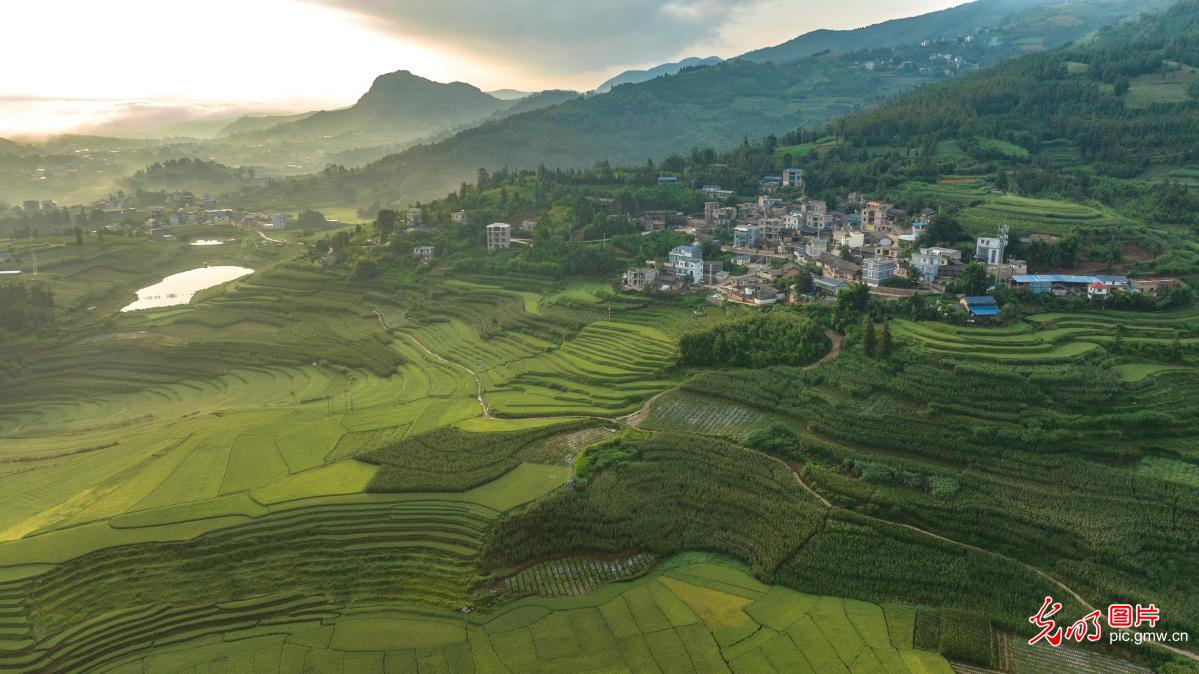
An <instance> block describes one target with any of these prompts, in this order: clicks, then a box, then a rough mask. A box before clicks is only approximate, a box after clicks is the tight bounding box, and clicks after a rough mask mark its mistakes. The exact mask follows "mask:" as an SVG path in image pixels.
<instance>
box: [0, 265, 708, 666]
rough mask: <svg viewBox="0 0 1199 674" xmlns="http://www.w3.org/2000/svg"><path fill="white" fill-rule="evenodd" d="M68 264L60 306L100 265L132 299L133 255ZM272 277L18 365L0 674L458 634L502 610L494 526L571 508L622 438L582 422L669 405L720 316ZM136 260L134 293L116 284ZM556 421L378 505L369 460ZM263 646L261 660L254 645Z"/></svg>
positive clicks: (116, 324) (639, 566)
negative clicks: (593, 453) (601, 449)
mask: <svg viewBox="0 0 1199 674" xmlns="http://www.w3.org/2000/svg"><path fill="white" fill-rule="evenodd" d="M145 247H146V246H145V245H142V244H138V245H135V246H132V247H130V248H129V249H128V250H126V249H123V248H120V249H118V248H116V247H114V248H112V250H111V251H110V252H112V253H114V254H116V253H120V254H121V255H129V256H134V255H137V254H144V253H145V252H146V251H144V250H142V248H145ZM214 248H221V247H214ZM153 250H154V251H155V252H156V253H162V255H163V256H165V257H163V258H159V257H150V258H149V259H148V260H143V262H145V266H146V267H147V269H148V268H153V267H155V266H161V265H163V264H167V263H166V262H164V259H168V260H173V259H174V258H173V257H171V256H172V255H174V254H175V253H174V252H172V251H174V248H171V249H170V250H169V251H168V250H166V249H164V248H161V247H158V248H154V249H153ZM276 250H277V249H276ZM70 252H71V251H66V253H64V255H63V260H62V261H61V262H57V261H55V260H54V254H53V252H52V251H50V250H47V251H46V252H45V253H44V255H45V259H46V261H47V262H49V263H50V266H51V268H53V269H56V270H58V272H61V277H49V276H48V278H52V282H53V283H55V284H57V285H56V286H55V287H56V288H59V287H61V288H68V287H69V284H70V283H76V282H78V283H81V284H83V285H82V286H79V287H81V288H82V287H84V286H86V284H87V283H89V281H85V280H83V281H81V280H79V279H86V277H87V273H88V270H89V269H92V270H96V273H97V274H100V277H98V278H97V281H96V283H97V284H100V285H99V286H97V287H98V288H99V290H97V292H100V291H103V292H102V293H101V294H103V293H109V294H111V295H112V296H113V298H114V300H113V302H112V305H113V306H114V307H116V306H118V302H117V301H116V299H115V298H118V297H119V296H120V295H121V292H123V291H121V290H120V289H121V288H125V287H126V286H133V285H135V284H137V283H139V282H140V279H141V276H142V271H141V267H138V266H136V265H133V264H132V263H131V262H129V261H126V262H121V259H122V258H120V257H119V256H118V257H113V256H111V255H108V254H107V253H105V252H104V251H103V250H98V251H96V254H95V255H94V256H92V257H91V258H88V257H87V256H82V257H80V256H75V257H71V256H70V255H69V254H68V253H70ZM214 254H215V253H214ZM180 255H192V253H191V252H190V251H185V252H182V253H180ZM131 259H132V257H131ZM184 261H185V262H186V263H188V264H190V263H191V262H190V258H187V260H184ZM264 262H265V263H266V268H265V269H263V270H262V271H260V272H259V273H256V274H255V275H253V276H250V277H247V278H245V279H243V280H241V281H239V282H238V283H236V284H233V285H231V286H229V287H226V288H220V289H214V290H213V291H208V292H205V293H201V295H199V296H198V297H197V298H196V300H195V301H194V302H193V303H192V304H190V305H187V306H183V307H175V308H170V309H163V310H154V311H146V312H137V313H132V314H125V315H119V316H113V317H111V318H108V319H104V318H103V317H102V316H99V315H97V317H96V323H95V327H94V328H92V329H90V330H88V331H85V332H81V333H72V334H69V335H66V336H64V337H63V338H62V339H56V340H51V341H48V342H47V343H46V344H44V345H39V346H38V347H37V348H36V349H35V348H34V347H33V346H30V345H26V348H27V349H28V350H29V353H23V352H22V353H20V354H18V356H17V357H18V358H20V359H21V369H20V370H18V373H19V375H20V376H19V378H18V379H17V380H15V381H12V382H7V384H8V386H7V387H6V389H5V390H4V391H3V392H0V492H2V493H4V494H5V498H4V499H3V502H2V503H0V669H16V670H18V671H24V670H37V671H63V670H83V669H90V670H107V669H109V668H113V667H118V668H119V667H122V666H123V664H131V666H135V667H140V666H141V665H142V664H144V665H145V666H146V668H147V669H148V670H150V671H161V670H173V669H175V668H176V667H179V668H186V666H187V665H186V663H188V662H191V661H192V660H195V661H196V662H201V663H202V662H206V660H205V658H207V657H208V655H207V654H210V653H219V654H220V655H219V657H216V658H215V659H216V660H220V661H221V662H225V663H231V662H234V661H236V662H239V663H241V664H242V665H246V664H247V663H253V664H254V668H255V669H261V668H260V667H258V665H263V666H265V667H267V668H268V669H269V668H270V667H272V666H274V665H271V664H269V662H275V661H274V660H271V658H281V659H280V660H278V663H284V668H285V669H286V668H287V666H288V663H290V664H294V660H292V659H289V658H293V657H294V656H295V653H296V652H299V653H301V654H302V655H303V658H311V659H310V660H308V661H307V662H305V661H303V658H302V661H301V663H300V666H301V668H302V667H304V666H307V667H309V668H315V669H318V670H324V669H325V665H327V664H328V663H330V662H332V661H333V660H336V661H337V662H338V663H342V662H343V661H344V663H345V665H344V666H346V667H349V668H350V671H369V669H370V666H368V665H367V664H365V661H362V660H361V658H360V656H355V655H353V654H352V653H351V654H348V655H346V654H342V653H341V651H339V650H337V649H342V648H343V647H344V648H345V650H346V651H347V652H356V648H357V646H353V644H354V643H361V641H362V639H363V638H365V637H364V636H363V635H367V634H373V633H372V632H371V630H373V629H375V627H369V625H372V624H377V623H372V621H373V620H374V618H372V617H371V616H375V615H376V614H379V612H380V611H382V612H383V614H384V615H387V616H394V615H396V613H395V612H396V611H398V612H399V615H401V617H400V618H398V620H400V622H401V624H407V623H404V621H406V620H409V619H411V620H413V621H415V622H414V623H413V624H414V625H416V624H417V623H419V625H420V626H418V628H417V629H416V631H415V632H413V633H412V634H414V635H417V636H419V635H420V634H426V633H428V634H435V633H437V632H438V630H439V629H441V628H440V627H439V626H440V625H443V624H446V623H447V621H448V624H450V625H455V626H457V628H458V629H459V630H461V622H460V620H461V618H460V615H461V614H458V617H455V614H453V613H449V612H452V611H457V610H458V609H461V608H462V606H464V605H473V604H475V603H478V602H482V603H487V602H489V601H493V599H492V598H490V596H489V595H488V594H487V593H486V592H485V591H484V590H483V589H482V588H483V586H482V585H480V582H481V580H480V579H479V578H478V572H477V570H476V568H475V557H476V555H477V553H478V550H479V544H480V543H479V541H480V537H481V535H482V533H483V532H484V530H486V529H487V528H488V527H489V526H490V524H491V522H492V521H493V520H494V519H495V518H496V517H497V516H498V515H499V514H500V513H502V512H505V511H507V510H510V509H512V508H515V507H517V506H520V505H522V504H524V503H526V502H528V501H530V500H532V499H536V498H539V497H541V496H544V495H546V494H547V493H549V492H552V491H554V490H556V489H558V488H559V487H561V486H562V485H563V484H564V483H565V481H566V468H565V466H564V465H563V463H564V458H565V456H566V454H567V453H577V452H580V451H582V450H583V448H584V447H585V446H586V445H588V444H590V443H594V442H597V441H599V440H602V439H605V438H607V437H609V435H610V434H611V430H609V429H608V428H607V427H606V426H604V425H602V424H595V423H594V422H590V423H589V424H587V425H579V424H578V423H575V425H573V426H571V425H570V424H571V423H574V422H578V421H579V419H580V418H581V417H589V416H604V417H608V416H616V415H618V414H622V413H625V412H628V411H631V410H633V409H636V408H637V407H638V406H639V405H640V404H641V403H642V401H643V400H644V399H645V398H647V397H649V396H650V395H653V394H655V393H657V392H659V391H661V390H664V389H665V388H667V387H669V386H671V385H673V380H672V379H671V377H672V374H671V371H672V369H673V366H674V362H675V359H676V357H677V354H676V352H675V347H674V339H673V336H674V335H676V334H678V332H680V331H682V330H685V329H687V328H689V327H690V326H691V325H693V324H695V323H696V322H697V321H703V320H707V318H708V316H707V314H705V313H703V312H700V314H698V315H695V314H691V313H689V312H687V311H685V310H679V309H674V308H659V307H645V306H644V305H643V304H632V303H627V302H626V303H619V302H616V303H612V304H608V303H607V300H605V299H603V298H602V297H601V295H600V294H597V292H598V291H600V290H602V289H603V285H602V284H599V283H594V282H588V283H581V284H576V285H566V286H559V285H554V286H552V287H551V286H549V285H547V284H544V282H543V281H540V280H539V281H537V282H536V283H534V282H530V283H528V284H526V283H524V282H523V281H522V280H521V279H513V278H504V279H496V280H495V282H494V283H492V282H491V281H492V280H490V279H481V280H480V279H472V280H470V281H467V280H462V279H453V278H450V279H441V280H439V281H436V282H432V283H430V284H423V285H422V284H412V285H406V284H405V283H402V282H401V283H397V285H398V286H399V287H401V290H400V292H399V293H398V294H392V293H391V291H390V290H389V289H390V287H391V285H390V281H389V282H388V284H383V285H381V286H379V287H368V288H365V289H363V288H351V287H348V286H346V285H345V284H344V282H343V281H342V279H341V277H340V276H338V275H333V274H329V273H326V272H323V271H320V270H317V269H314V268H312V267H311V266H308V265H305V264H299V263H292V262H287V261H286V260H279V261H275V262H271V261H270V260H265V261H264ZM121 264H127V265H128V266H129V268H130V269H131V270H133V272H132V273H130V274H129V275H128V276H129V278H128V279H125V278H124V277H120V276H119V275H108V276H105V274H106V273H107V272H104V269H106V268H108V267H111V266H113V265H117V266H119V265H121ZM58 272H56V273H58ZM147 273H149V272H147ZM71 279H76V280H74V281H72V280H71ZM104 283H108V284H115V285H108V286H104V285H103V284H104ZM513 283H516V284H517V285H518V286H520V287H518V288H513V287H510V286H511V284H513ZM538 284H541V285H538ZM105 288H107V290H105ZM84 290H86V288H84ZM72 292H74V291H72ZM87 292H91V291H87ZM420 293H428V296H424V295H420ZM79 296H80V297H82V296H83V294H82V292H81V294H80V295H79ZM97 296H99V295H97ZM105 296H107V295H105ZM437 298H446V299H450V300H452V301H449V302H446V303H444V304H441V303H438V302H437V301H436V299H437ZM372 307H379V313H378V314H377V313H376V311H375V309H373V308H372ZM113 310H114V311H115V309H113ZM101 311H107V310H101ZM380 315H382V316H383V319H382V320H381V319H380V317H379V316H380ZM609 317H610V318H611V320H609ZM389 327H394V328H395V329H387V328H389ZM476 375H477V377H478V381H476ZM480 382H481V384H482V393H483V395H484V396H485V399H486V403H487V408H481V407H480V401H479V400H478V399H477V396H478V395H479V392H480V391H479V386H480ZM496 417H505V418H496ZM559 423H564V424H566V426H564V427H563V428H564V429H565V430H563V431H560V432H558V431H555V432H552V433H549V434H548V435H547V437H544V438H542V439H540V440H539V441H538V442H535V443H532V444H529V445H528V446H522V447H519V448H517V450H518V451H516V450H514V452H515V453H514V454H513V455H512V456H510V457H505V462H504V464H503V466H501V467H500V468H501V469H499V470H496V471H494V473H495V474H494V475H492V474H491V473H488V474H487V479H486V480H483V481H481V482H480V481H469V482H465V483H463V486H461V487H451V488H461V489H467V490H466V491H461V492H457V493H445V492H444V491H443V492H441V493H438V492H432V493H426V492H422V493H367V492H369V491H372V490H374V491H379V489H378V488H377V487H378V484H377V480H376V478H377V476H378V475H379V473H380V470H381V467H380V466H378V465H373V464H370V463H366V462H363V461H359V460H356V459H355V458H354V457H360V456H364V455H367V454H369V453H370V452H373V451H376V450H379V449H381V448H385V447H390V446H395V445H397V444H399V443H403V442H405V441H406V439H409V438H413V437H416V436H421V435H423V434H426V433H430V432H433V431H438V430H444V429H447V428H450V427H454V428H456V429H458V430H457V432H459V433H465V434H467V435H471V434H480V437H481V434H493V433H496V432H498V431H514V432H515V431H522V430H525V431H528V430H535V429H539V428H544V427H548V426H551V425H553V424H559ZM467 444H469V443H467ZM383 468H386V466H384V467H383ZM440 468H444V469H446V470H448V471H449V472H448V473H447V474H453V471H452V468H453V467H452V466H441V467H440ZM439 475H440V474H439ZM476 484H478V486H475V485H476ZM372 485H375V487H372ZM468 487H473V488H469V489H468ZM422 488H423V489H427V488H428V486H427V485H425V486H423V487H422ZM383 490H384V491H394V490H391V489H383ZM636 559H637V560H638V561H637V562H636V564H634V565H632V566H620V567H615V566H612V567H609V566H597V564H599V562H598V561H596V560H589V559H588V558H585V557H579V558H577V559H576V560H575V561H573V562H571V563H570V564H566V563H565V562H563V563H561V564H559V566H560V567H561V569H559V571H561V573H559V572H552V573H550V574H549V575H546V576H541V575H539V574H540V573H541V572H543V571H547V570H548V569H551V567H552V565H551V566H547V567H545V569H542V568H537V569H535V570H533V571H531V572H530V573H529V574H527V575H525V576H522V577H521V578H522V580H521V581H514V582H521V583H524V585H523V586H522V587H524V590H521V591H520V592H523V593H528V592H529V591H537V590H541V589H545V588H543V587H542V585H541V584H539V582H537V581H536V579H538V578H543V577H544V578H551V577H557V578H564V577H565V576H563V575H562V573H567V575H570V574H575V575H578V574H581V573H582V572H583V571H587V572H588V573H589V574H590V575H588V576H586V578H587V582H586V583H585V584H575V585H574V586H573V587H574V588H575V590H576V591H589V590H592V589H595V588H598V587H600V586H601V585H602V584H604V583H607V582H609V581H612V580H616V579H619V578H629V577H632V576H636V575H639V574H642V573H644V572H645V571H646V570H647V569H648V567H649V565H650V563H651V561H652V558H647V557H637V558H636ZM297 560H303V561H302V562H300V563H297ZM562 564H566V566H562ZM552 568H558V567H552ZM129 569H137V574H136V576H135V577H131V576H129V575H128V574H127V571H128V570H129ZM605 569H606V570H605ZM581 577H583V576H580V578H581ZM526 581H527V582H526ZM489 582H491V581H489ZM515 588H516V586H515V585H514V586H513V589H512V590H510V592H517V590H516V589H515ZM413 612H415V613H413ZM421 612H424V613H421ZM430 612H432V613H430ZM412 615H416V616H417V617H416V618H411V616H412ZM403 616H409V617H403ZM429 616H434V618H433V619H432V623H431V625H432V626H431V627H430V626H429V624H426V623H427V622H428V620H429ZM391 619H392V618H391V617H388V618H387V619H386V620H391ZM385 624H390V623H386V622H385ZM471 629H472V630H473V629H476V628H474V627H472V628H471ZM480 629H481V628H480ZM362 630H365V631H362ZM422 630H423V631H422ZM321 635H325V636H324V637H322V636H321ZM413 638H416V637H413ZM437 638H438V639H440V638H441V637H437ZM322 639H323V641H322ZM435 641H436V639H435ZM460 641H461V640H460V639H457V640H455V639H451V640H449V641H447V642H445V644H446V645H445V648H443V649H441V650H437V649H435V648H433V647H432V646H427V647H426V646H422V647H421V648H420V649H419V652H417V651H415V650H414V651H412V652H411V653H407V654H405V655H397V654H395V653H393V654H390V655H388V656H387V657H388V658H391V659H394V658H397V657H400V658H401V659H402V658H407V657H409V656H411V658H412V659H411V662H412V663H416V662H418V661H419V662H421V663H423V664H422V665H421V666H422V667H426V668H427V667H432V666H433V665H434V664H435V663H441V664H453V663H459V662H460V660H457V659H455V658H459V657H460V656H461V655H462V653H466V654H467V656H469V655H470V652H469V650H466V651H463V650H462V649H463V645H462V644H461V643H459V642H460ZM384 642H386V640H384ZM268 643H269V644H270V646H269V647H268V648H267V650H268V651H269V652H270V653H271V654H270V655H264V654H263V653H262V652H260V651H261V650H262V649H258V648H254V646H256V645H260V644H268ZM372 643H373V642H372ZM347 644H350V646H347ZM438 648H440V647H438ZM297 649H298V650H297ZM430 649H432V650H430ZM393 650H395V651H396V653H400V652H402V651H404V648H403V647H402V646H400V645H395V647H394V649H393ZM309 651H311V653H309ZM334 651H337V652H336V653H335V652H334ZM434 651H436V654H434ZM229 653H236V654H238V655H235V656H230V655H229ZM246 654H250V655H248V656H247V655H246ZM142 657H145V658H146V660H145V662H144V663H141V662H140V660H141V658H142ZM230 657H232V658H233V659H232V660H229V659H228V658H230ZM243 657H251V660H239V659H238V658H243ZM372 657H373V656H372ZM254 658H257V659H256V660H255V659H254ZM262 658H266V660H262ZM379 658H380V659H379V662H383V660H382V658H383V655H382V654H380V655H379ZM135 661H136V662H139V663H140V664H136V665H133V664H132V663H134V662H135ZM390 662H391V660H389V663H390ZM404 662H408V660H404ZM462 662H466V664H464V665H463V667H464V668H466V669H468V670H469V668H470V666H471V665H470V662H471V661H469V660H468V661H462ZM264 663H266V664H264ZM350 663H353V664H350ZM360 666H361V668H362V669H360ZM393 666H394V665H393V664H388V667H393ZM399 666H403V665H399Z"/></svg>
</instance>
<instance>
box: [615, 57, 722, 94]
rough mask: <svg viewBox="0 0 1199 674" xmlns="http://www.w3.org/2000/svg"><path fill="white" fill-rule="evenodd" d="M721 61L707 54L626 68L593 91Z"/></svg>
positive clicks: (643, 80)
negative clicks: (653, 64) (645, 68)
mask: <svg viewBox="0 0 1199 674" xmlns="http://www.w3.org/2000/svg"><path fill="white" fill-rule="evenodd" d="M722 61H724V59H722V58H720V57H719V56H709V57H707V58H699V57H696V56H692V57H690V58H685V59H683V60H682V61H677V62H675V63H663V64H662V65H660V66H655V67H653V68H649V69H647V70H626V71H624V72H623V73H621V74H619V75H617V76H616V77H613V78H612V79H610V80H608V81H607V82H604V83H603V84H601V85H599V86H598V87H596V88H595V93H597V94H603V93H607V92H609V91H611V90H612V89H613V88H614V87H618V86H620V85H622V84H636V83H638V82H645V81H646V80H652V79H654V78H656V77H664V76H667V75H674V74H675V73H677V72H679V71H680V70H682V69H684V68H694V67H698V66H711V65H716V64H717V63H720V62H722Z"/></svg>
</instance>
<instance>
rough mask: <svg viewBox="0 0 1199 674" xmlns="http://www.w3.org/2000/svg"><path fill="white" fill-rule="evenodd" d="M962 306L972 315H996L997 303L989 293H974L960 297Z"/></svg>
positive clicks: (997, 311) (997, 313) (997, 310)
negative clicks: (973, 294)
mask: <svg viewBox="0 0 1199 674" xmlns="http://www.w3.org/2000/svg"><path fill="white" fill-rule="evenodd" d="M961 304H962V307H963V308H965V309H966V313H968V314H970V315H971V316H974V317H976V318H977V317H983V316H998V315H999V304H998V303H997V302H996V301H995V298H994V297H991V296H990V295H975V296H968V297H963V298H962V302H961Z"/></svg>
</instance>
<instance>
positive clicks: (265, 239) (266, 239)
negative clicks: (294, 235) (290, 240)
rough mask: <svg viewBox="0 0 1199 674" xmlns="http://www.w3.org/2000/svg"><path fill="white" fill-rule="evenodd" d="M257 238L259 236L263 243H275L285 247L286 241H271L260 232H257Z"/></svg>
mask: <svg viewBox="0 0 1199 674" xmlns="http://www.w3.org/2000/svg"><path fill="white" fill-rule="evenodd" d="M258 236H261V237H262V239H263V240H264V241H270V242H271V243H277V244H279V245H280V246H286V245H287V242H286V241H280V240H279V239H272V238H271V237H269V236H267V235H266V234H263V233H262V232H258Z"/></svg>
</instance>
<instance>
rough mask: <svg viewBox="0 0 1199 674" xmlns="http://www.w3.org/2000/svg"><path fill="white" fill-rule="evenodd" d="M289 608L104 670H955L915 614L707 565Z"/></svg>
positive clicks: (264, 604) (257, 613)
mask: <svg viewBox="0 0 1199 674" xmlns="http://www.w3.org/2000/svg"><path fill="white" fill-rule="evenodd" d="M288 601H289V599H288V598H287V597H284V596H279V597H265V596H264V597H262V598H260V599H258V600H255V601H253V602H245V603H244V604H239V605H236V606H226V607H216V609H215V610H214V611H213V612H212V613H211V615H213V616H216V615H221V616H228V617H229V619H230V624H229V626H227V627H226V628H225V638H224V639H223V640H215V639H205V638H203V637H202V636H201V635H202V634H203V627H201V626H198V625H200V624H201V623H200V621H196V622H195V623H193V625H194V626H193V629H194V633H192V634H190V635H187V634H184V633H180V634H179V635H178V636H177V637H176V638H174V639H161V640H160V641H159V642H158V643H154V644H149V643H145V644H144V647H143V648H141V649H137V650H133V651H126V652H124V653H117V652H116V651H113V655H112V656H111V657H110V658H108V659H107V661H106V662H107V663H108V667H111V669H112V670H113V671H210V670H212V669H223V670H225V671H231V670H243V669H244V670H251V671H353V672H356V673H357V672H363V673H369V672H385V671H386V672H392V671H418V670H419V671H426V670H428V671H463V672H471V671H475V672H503V671H523V672H561V671H614V670H624V671H672V672H673V671H678V672H718V671H739V672H740V671H753V672H773V671H778V672H830V671H846V670H852V671H887V672H898V673H904V672H912V673H913V674H917V673H919V674H924V673H926V672H928V673H934V674H949V673H950V672H952V671H953V670H952V669H951V668H950V666H949V664H948V663H947V662H946V661H945V660H944V659H943V658H942V657H941V656H939V655H936V654H933V653H929V652H926V651H920V650H915V649H913V647H912V632H913V628H914V617H915V611H914V610H913V609H910V608H905V607H902V606H893V605H887V606H879V605H877V604H870V603H866V602H859V601H847V600H842V599H837V598H834V597H816V596H811V595H804V594H801V593H798V592H793V591H790V590H786V589H783V588H779V587H770V586H766V585H762V584H761V583H758V582H757V581H755V580H753V579H751V578H750V577H749V576H747V575H745V574H743V573H741V572H739V571H736V570H734V569H731V568H728V567H724V566H719V565H714V564H710V563H688V564H682V565H679V566H676V567H675V568H673V569H671V570H670V571H667V572H665V573H658V574H655V575H653V576H649V577H645V578H642V579H640V580H637V581H634V582H632V583H618V584H615V585H609V586H607V587H605V588H604V589H602V590H599V591H598V592H593V593H590V594H587V595H585V596H581V597H570V598H562V599H546V598H528V599H524V600H521V601H519V602H516V603H515V604H511V605H509V606H506V607H504V608H503V609H501V610H499V611H493V612H487V613H480V612H477V611H472V612H469V613H462V612H458V613H457V614H455V613H451V612H440V611H430V610H420V609H408V610H396V609H395V608H388V607H383V606H371V605H369V604H364V605H361V606H356V607H353V608H348V609H347V608H337V607H332V606H329V605H319V604H313V605H310V606H306V607H305V608H304V609H303V615H304V619H303V620H287V621H284V620H273V619H272V618H271V617H270V612H271V610H272V607H274V606H279V605H283V604H285V603H286V602H288ZM234 616H236V617H234ZM143 638H144V637H143Z"/></svg>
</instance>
